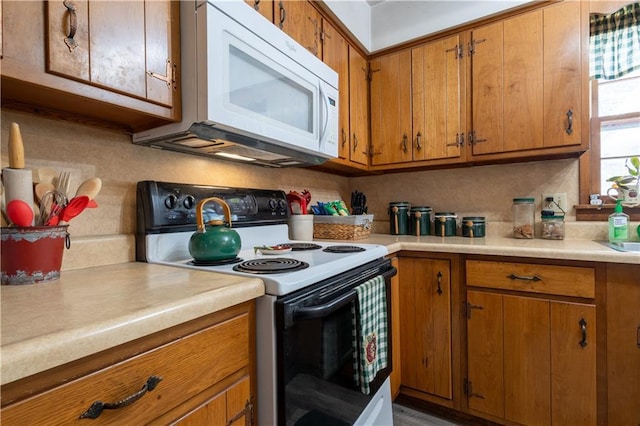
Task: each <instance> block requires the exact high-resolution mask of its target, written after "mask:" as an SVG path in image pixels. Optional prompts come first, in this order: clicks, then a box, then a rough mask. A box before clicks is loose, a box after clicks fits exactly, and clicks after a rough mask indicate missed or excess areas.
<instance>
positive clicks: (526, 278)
mask: <svg viewBox="0 0 640 426" xmlns="http://www.w3.org/2000/svg"><path fill="white" fill-rule="evenodd" d="M507 278H511V279H512V280H522V281H533V282H536V281H542V278H540V277H539V276H537V275H534V276H528V275H516V274H511V275H507Z"/></svg>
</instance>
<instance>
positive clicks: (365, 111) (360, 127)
mask: <svg viewBox="0 0 640 426" xmlns="http://www.w3.org/2000/svg"><path fill="white" fill-rule="evenodd" d="M368 72H369V68H368V66H367V59H366V58H365V57H364V56H362V55H361V54H360V53H359V52H358V51H357V50H356V49H355V48H354V47H353V46H349V122H350V127H351V133H350V140H349V159H350V161H352V162H354V163H358V164H362V165H367V164H368V163H369V150H370V146H369V143H370V142H369V91H368V86H369V81H368Z"/></svg>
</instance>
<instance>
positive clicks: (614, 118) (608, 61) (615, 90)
mask: <svg viewBox="0 0 640 426" xmlns="http://www.w3.org/2000/svg"><path fill="white" fill-rule="evenodd" d="M601 5H602V7H605V6H606V5H605V4H604V3H601V4H598V2H591V8H592V9H591V11H592V12H594V13H592V14H591V15H590V40H589V41H590V43H589V44H590V57H589V65H590V77H591V101H592V103H591V123H590V124H591V127H590V133H591V149H590V151H588V152H587V153H586V154H585V155H583V157H582V158H581V163H580V168H581V188H582V189H581V202H582V203H583V204H588V203H589V194H594V193H597V194H601V195H602V196H603V197H602V198H603V199H604V202H605V203H612V200H611V199H610V198H608V197H606V194H607V190H608V189H609V188H610V187H611V182H607V178H609V177H611V176H615V175H623V174H626V173H625V171H626V169H625V167H624V164H625V160H626V159H627V158H629V157H631V156H640V3H632V4H627V5H626V6H625V5H624V3H622V2H618V10H616V11H600V10H598V8H599V7H601ZM621 6H623V7H621ZM595 12H597V13H595ZM600 12H603V13H600ZM612 12H613V13H612ZM607 214H608V213H607ZM578 218H579V220H580V212H578ZM601 218H606V215H605V216H602V217H599V218H598V219H596V217H595V216H593V217H592V218H591V219H589V218H587V217H586V216H585V219H586V220H599V219H601Z"/></svg>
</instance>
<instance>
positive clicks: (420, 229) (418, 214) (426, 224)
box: [409, 206, 432, 236]
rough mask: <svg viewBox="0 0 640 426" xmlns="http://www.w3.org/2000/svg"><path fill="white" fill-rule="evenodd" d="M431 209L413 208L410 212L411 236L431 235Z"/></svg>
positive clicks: (423, 207) (426, 207)
mask: <svg viewBox="0 0 640 426" xmlns="http://www.w3.org/2000/svg"><path fill="white" fill-rule="evenodd" d="M431 212H432V210H431V207H428V206H413V207H411V210H410V211H409V234H411V235H417V236H420V235H430V234H431Z"/></svg>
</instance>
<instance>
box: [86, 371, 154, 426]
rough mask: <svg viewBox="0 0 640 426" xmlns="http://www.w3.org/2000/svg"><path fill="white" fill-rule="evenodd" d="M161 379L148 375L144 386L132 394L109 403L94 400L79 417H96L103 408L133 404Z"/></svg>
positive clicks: (116, 407)
mask: <svg viewBox="0 0 640 426" xmlns="http://www.w3.org/2000/svg"><path fill="white" fill-rule="evenodd" d="M161 380H162V377H158V376H150V377H149V378H148V379H147V382H146V383H145V384H144V386H142V389H140V390H139V391H138V392H136V393H134V394H132V395H129V396H128V397H126V398H124V399H121V400H120V401H118V402H113V403H110V402H102V401H96V402H94V403H93V404H91V407H89V408H88V409H87V411H85V412H84V413H82V415H80V418H81V419H97V418H98V417H99V416H100V414H102V411H103V410H117V409H118V408H123V407H127V406H129V405H131V404H133V403H134V402H136V401H137V400H139V399H140V398H142V397H143V396H144V394H146V393H147V392H151V391H152V390H154V389H155V388H156V386H158V383H160V381H161Z"/></svg>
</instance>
